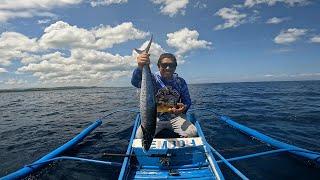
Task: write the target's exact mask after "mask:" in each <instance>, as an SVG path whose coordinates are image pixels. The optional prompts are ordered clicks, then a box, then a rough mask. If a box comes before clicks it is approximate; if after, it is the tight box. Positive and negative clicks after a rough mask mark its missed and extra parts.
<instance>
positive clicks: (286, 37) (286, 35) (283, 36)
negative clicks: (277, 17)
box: [274, 28, 308, 44]
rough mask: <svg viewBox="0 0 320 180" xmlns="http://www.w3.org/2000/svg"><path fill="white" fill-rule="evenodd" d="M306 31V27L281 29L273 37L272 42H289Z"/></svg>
mask: <svg viewBox="0 0 320 180" xmlns="http://www.w3.org/2000/svg"><path fill="white" fill-rule="evenodd" d="M307 31H308V30H307V29H297V28H290V29H287V30H285V31H281V32H280V34H279V35H278V36H276V37H275V38H274V42H275V43H277V44H289V43H292V42H295V41H297V40H298V39H299V38H300V37H302V36H304V35H305V34H306V33H307Z"/></svg>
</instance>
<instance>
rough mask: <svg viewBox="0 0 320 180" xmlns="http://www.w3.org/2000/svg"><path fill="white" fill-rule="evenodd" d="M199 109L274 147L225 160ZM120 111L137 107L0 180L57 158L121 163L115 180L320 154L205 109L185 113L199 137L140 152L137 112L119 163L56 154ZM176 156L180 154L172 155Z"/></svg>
mask: <svg viewBox="0 0 320 180" xmlns="http://www.w3.org/2000/svg"><path fill="white" fill-rule="evenodd" d="M201 110H205V111H209V112H212V113H213V114H214V115H215V116H216V117H217V119H219V120H220V121H223V122H225V123H227V124H228V125H230V126H231V127H233V128H235V129H237V130H239V131H241V132H243V133H244V134H246V135H249V136H252V137H254V138H256V139H258V140H260V141H262V142H265V143H267V144H269V145H271V146H273V147H275V148H278V149H275V150H271V151H266V152H259V153H256V154H249V155H244V156H240V157H234V158H229V159H225V158H224V157H223V156H222V155H221V154H220V153H219V152H218V151H216V150H215V149H214V148H213V147H212V146H210V144H208V143H207V141H206V139H205V137H204V134H203V132H202V130H201V127H200V124H199V122H198V120H197V119H196V117H195V116H194V115H193V114H190V112H192V111H201ZM121 111H126V112H137V110H133V109H123V110H117V111H113V112H111V113H109V114H107V115H105V116H103V117H101V118H100V119H99V120H97V121H95V122H94V123H92V124H91V125H90V126H89V127H87V128H86V129H84V130H83V131H82V132H81V133H80V134H78V135H77V136H75V137H74V138H73V139H71V140H70V141H68V142H67V143H66V144H64V145H62V146H61V147H59V148H57V149H56V150H54V151H52V152H50V153H49V154H47V155H45V156H44V157H42V158H40V159H39V160H37V161H35V162H34V163H32V164H29V165H26V166H24V167H23V168H21V169H20V170H18V171H16V172H13V173H11V174H9V175H7V176H4V177H2V178H0V180H7V179H21V178H23V177H26V176H27V175H29V174H31V173H33V172H35V171H36V170H39V169H40V168H41V167H43V166H44V165H46V164H48V163H50V162H52V161H57V160H77V161H83V162H90V163H99V164H105V165H109V166H117V167H118V166H122V167H121V171H120V174H119V179H135V178H149V179H159V178H173V179H182V178H184V179H192V178H202V179H224V177H223V173H222V172H221V170H220V167H219V163H222V162H223V163H225V164H226V165H227V166H228V167H229V168H230V169H231V170H232V171H233V172H234V173H235V174H236V175H238V176H239V177H240V178H241V179H248V178H247V177H246V176H245V175H244V174H243V173H242V172H240V171H239V170H238V169H237V168H236V167H234V166H233V165H232V164H231V163H230V162H232V161H238V160H242V159H248V158H252V157H257V156H263V155H269V154H273V153H281V152H289V153H291V154H293V155H297V156H300V157H303V158H306V159H308V160H309V161H310V162H313V163H314V164H316V165H320V153H318V152H314V151H310V150H306V149H303V148H300V147H297V146H293V145H290V144H286V143H284V142H281V141H278V140H275V139H273V138H271V137H269V136H267V135H264V134H262V133H260V132H258V131H256V130H253V129H251V128H248V127H246V126H244V125H241V124H239V123H237V122H235V121H234V120H232V119H231V118H229V117H227V116H224V115H220V114H218V113H217V112H215V111H213V110H211V109H206V108H199V109H193V110H189V112H188V113H187V119H188V120H190V121H191V122H192V123H194V124H195V126H196V127H197V130H198V134H199V137H194V138H167V139H154V142H153V144H152V145H151V148H150V150H149V151H148V153H147V154H146V153H144V151H142V147H141V140H139V139H135V134H136V131H137V127H138V126H139V125H140V121H141V119H140V114H139V113H138V114H137V116H136V119H135V122H134V127H133V131H132V134H131V138H130V142H129V145H128V148H127V152H126V154H125V158H124V160H123V163H119V162H108V161H101V160H93V159H85V158H79V157H67V156H61V157H59V155H60V154H62V153H63V152H65V151H67V150H69V149H70V148H73V147H74V146H76V145H77V143H79V142H81V141H82V140H83V139H84V138H85V137H86V136H87V135H89V134H90V132H92V131H93V130H94V129H95V128H97V127H99V126H100V125H101V123H102V121H101V120H103V119H105V118H107V117H109V116H110V115H112V114H114V113H116V112H121ZM164 145H165V146H164ZM179 155H180V157H176V156H179ZM214 155H215V156H214ZM133 158H136V161H133ZM188 158H189V159H188ZM190 158H191V159H190ZM215 158H218V159H220V160H216V159H215Z"/></svg>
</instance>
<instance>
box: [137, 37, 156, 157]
mask: <svg viewBox="0 0 320 180" xmlns="http://www.w3.org/2000/svg"><path fill="white" fill-rule="evenodd" d="M151 42H152V36H151V39H150V42H149V44H148V46H147V47H146V49H145V50H143V51H141V50H137V49H135V50H136V52H137V53H139V54H141V53H143V52H146V53H148V52H149V49H150V46H151ZM140 114H141V129H142V133H143V137H142V146H143V148H144V150H146V151H148V150H149V148H150V146H151V143H152V140H153V138H154V134H155V130H156V122H157V105H156V98H155V91H154V84H153V79H152V74H151V70H150V67H149V65H148V64H146V65H144V66H143V68H142V80H141V90H140Z"/></svg>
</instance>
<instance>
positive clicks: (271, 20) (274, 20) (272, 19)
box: [266, 17, 288, 24]
mask: <svg viewBox="0 0 320 180" xmlns="http://www.w3.org/2000/svg"><path fill="white" fill-rule="evenodd" d="M286 20H288V18H285V17H284V18H277V17H273V18H270V19H268V20H267V21H266V23H267V24H279V23H282V22H284V21H286Z"/></svg>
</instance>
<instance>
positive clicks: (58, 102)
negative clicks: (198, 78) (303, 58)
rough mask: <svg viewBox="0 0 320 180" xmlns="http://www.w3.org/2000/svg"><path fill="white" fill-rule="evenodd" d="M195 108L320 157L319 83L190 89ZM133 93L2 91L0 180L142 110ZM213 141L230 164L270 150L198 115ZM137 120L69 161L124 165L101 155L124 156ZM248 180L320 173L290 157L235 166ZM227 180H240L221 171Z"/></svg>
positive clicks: (66, 165)
mask: <svg viewBox="0 0 320 180" xmlns="http://www.w3.org/2000/svg"><path fill="white" fill-rule="evenodd" d="M189 90H190V94H191V98H192V103H193V105H192V108H209V109H213V110H215V111H217V112H219V113H220V114H224V115H227V116H229V117H231V118H233V119H235V120H236V121H237V122H239V123H242V124H244V125H247V126H249V127H251V128H253V129H256V130H258V131H261V132H262V133H265V134H267V135H269V136H271V137H274V138H276V139H278V140H281V141H284V142H287V143H291V144H293V145H297V146H300V147H303V148H306V149H309V150H314V151H317V152H320V81H303V82H258V83H221V84H199V85H190V86H189ZM138 100H139V97H138V95H137V90H136V89H135V88H133V87H125V88H82V89H47V90H43V91H17V92H0V177H1V176H4V175H6V174H8V173H10V172H13V171H15V170H17V169H19V168H21V167H22V166H23V165H26V164H29V163H32V162H33V161H35V160H37V159H38V158H40V157H41V156H43V155H45V154H47V153H48V152H50V151H51V150H53V149H55V148H57V147H59V146H60V145H62V144H63V143H65V142H66V141H68V140H69V139H71V138H72V137H74V136H75V135H76V134H78V133H79V132H80V131H81V130H83V129H84V128H85V127H87V126H88V125H89V124H90V123H91V122H93V121H94V120H96V119H97V118H99V117H101V116H103V115H104V114H106V113H108V112H110V111H113V110H117V109H125V108H126V109H127V108H137V107H138ZM195 114H196V117H197V119H198V120H199V121H200V124H201V126H202V129H203V131H204V134H205V135H206V138H207V140H208V142H209V143H210V144H211V145H212V146H213V147H215V148H216V149H217V150H218V151H219V152H220V153H221V154H222V155H224V156H225V157H227V158H228V157H234V156H239V155H244V154H248V153H253V152H261V151H263V150H270V147H268V146H266V145H265V144H263V143H261V142H259V141H257V140H254V139H251V138H249V137H247V136H245V135H243V134H241V133H239V132H238V131H236V130H234V129H232V128H230V127H228V126H227V125H226V124H224V123H221V122H219V121H218V120H216V119H215V116H213V115H212V114H211V113H209V112H206V111H197V112H195ZM134 118H135V114H134V113H131V112H121V113H117V114H115V115H113V116H111V117H110V118H107V119H105V120H104V121H103V124H102V125H101V126H100V127H99V128H97V129H96V130H95V131H93V132H92V133H91V135H89V136H88V137H87V138H86V139H85V140H84V141H83V142H82V143H80V144H79V145H78V146H77V147H75V148H73V149H72V150H70V151H68V152H67V153H66V154H65V155H69V156H77V157H85V158H92V159H101V160H112V161H118V162H122V158H121V157H106V156H103V153H105V152H108V153H125V152H126V149H127V145H128V141H129V138H130V135H131V129H132V124H133V122H134ZM233 164H234V165H235V166H236V167H237V168H238V169H239V170H240V171H242V172H243V173H244V174H246V175H247V176H248V177H249V178H251V179H320V168H316V167H312V166H309V165H308V164H306V163H305V162H304V161H303V160H302V159H300V158H297V157H294V156H290V155H288V154H281V155H270V156H264V157H258V158H253V159H248V160H244V161H238V162H234V163H233ZM119 171H120V168H115V167H108V166H103V165H96V164H88V163H80V162H75V161H61V162H55V163H52V164H50V165H48V166H47V167H46V168H44V169H42V170H40V171H38V172H36V173H35V174H33V175H31V176H29V177H28V179H115V178H117V176H118V173H119ZM222 171H223V174H224V175H225V176H226V178H227V179H236V176H235V175H234V174H233V173H232V172H231V171H230V170H228V169H227V168H226V167H225V166H224V165H222Z"/></svg>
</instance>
